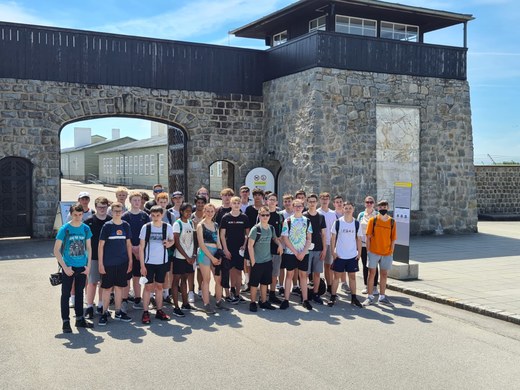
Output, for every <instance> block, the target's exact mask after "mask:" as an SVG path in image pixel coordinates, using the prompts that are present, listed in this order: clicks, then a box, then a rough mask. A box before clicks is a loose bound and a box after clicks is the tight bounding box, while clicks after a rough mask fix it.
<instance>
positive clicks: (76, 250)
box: [68, 235, 86, 257]
mask: <svg viewBox="0 0 520 390" xmlns="http://www.w3.org/2000/svg"><path fill="white" fill-rule="evenodd" d="M85 252H86V248H85V236H76V235H74V236H70V237H69V253H68V254H69V256H70V257H77V256H85Z"/></svg>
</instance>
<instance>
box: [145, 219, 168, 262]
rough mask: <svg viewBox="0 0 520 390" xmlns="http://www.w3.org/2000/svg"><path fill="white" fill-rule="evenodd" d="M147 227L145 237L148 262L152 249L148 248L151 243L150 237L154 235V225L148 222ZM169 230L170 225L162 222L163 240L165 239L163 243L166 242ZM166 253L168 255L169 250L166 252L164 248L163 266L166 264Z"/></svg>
mask: <svg viewBox="0 0 520 390" xmlns="http://www.w3.org/2000/svg"><path fill="white" fill-rule="evenodd" d="M145 226H146V234H145V237H144V252H145V253H146V248H148V260H150V248H149V247H148V243H149V242H150V235H151V234H152V223H151V222H148V223H147V224H146V225H145ZM167 229H168V224H167V223H166V222H162V239H163V241H164V240H166V235H167ZM166 253H167V250H166V248H164V252H163V264H165V263H166ZM145 263H146V261H145Z"/></svg>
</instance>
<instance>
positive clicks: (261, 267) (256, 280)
mask: <svg viewBox="0 0 520 390" xmlns="http://www.w3.org/2000/svg"><path fill="white" fill-rule="evenodd" d="M272 277H273V262H272V261H267V262H265V263H255V265H254V266H253V267H251V269H250V270H249V284H250V285H251V287H258V285H259V284H263V285H269V284H271V282H272Z"/></svg>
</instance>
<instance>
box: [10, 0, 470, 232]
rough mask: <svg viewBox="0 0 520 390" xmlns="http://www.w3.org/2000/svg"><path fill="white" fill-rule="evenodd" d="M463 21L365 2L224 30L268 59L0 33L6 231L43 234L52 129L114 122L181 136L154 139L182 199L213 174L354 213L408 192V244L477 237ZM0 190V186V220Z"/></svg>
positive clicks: (192, 47) (55, 33) (49, 34)
mask: <svg viewBox="0 0 520 390" xmlns="http://www.w3.org/2000/svg"><path fill="white" fill-rule="evenodd" d="M472 19H473V18H472V16H471V15H463V14H456V13H451V12H445V11H438V10H431V9H425V8H418V7H411V6H404V5H399V4H392V3H387V2H382V1H375V0H335V1H334V0H327V1H326V0H301V1H298V2H295V3H293V4H291V5H289V6H288V7H286V8H284V9H282V10H280V11H277V12H275V13H273V14H271V15H268V16H266V17H264V18H262V19H260V20H258V21H255V22H252V23H250V24H248V25H246V26H244V27H241V28H238V29H236V30H234V31H233V33H234V34H235V35H237V36H243V37H251V38H257V39H262V40H265V42H266V43H267V44H268V45H270V46H272V47H271V48H270V49H268V50H251V49H239V48H232V47H220V46H213V45H201V44H192V43H187V42H175V41H164V40H153V39H147V38H136V37H128V36H121V35H112V34H101V33H95V32H83V31H76V30H65V29H58V28H47V27H39V26H27V25H17V24H12V23H1V24H0V27H1V28H2V31H3V33H2V34H1V35H0V55H1V56H2V58H5V60H3V61H2V62H1V63H0V101H1V102H3V108H2V109H1V110H0V123H1V124H2V135H1V137H2V144H3V145H5V147H3V148H2V150H1V151H0V168H5V169H4V170H2V172H11V173H9V175H10V176H9V178H14V177H17V180H25V182H24V183H25V188H26V190H25V194H26V196H25V197H23V199H25V204H26V205H28V209H27V210H26V213H25V214H24V217H23V218H18V219H19V220H20V221H22V219H23V221H22V224H25V225H24V226H26V227H27V229H26V231H27V232H28V233H29V234H31V235H33V236H35V237H45V236H48V235H50V234H51V232H52V222H53V220H54V219H53V217H54V213H55V210H56V203H57V201H58V200H59V195H57V194H59V191H57V189H58V187H59V172H60V156H59V132H60V130H61V128H62V127H63V126H64V125H66V124H69V123H72V122H75V121H79V120H82V119H92V118H96V117H106V116H125V117H139V118H144V119H150V120H154V121H158V122H161V123H164V124H167V125H171V126H175V127H176V128H177V129H179V130H180V132H181V134H182V137H183V142H184V145H185V147H184V148H172V145H175V144H176V143H177V142H175V141H172V140H171V138H170V135H171V132H170V133H169V134H168V136H169V141H168V145H169V150H168V154H169V158H168V161H169V165H168V177H169V186H170V187H172V188H183V190H184V192H185V193H186V194H187V196H188V197H190V198H191V197H192V196H193V194H194V193H195V191H196V190H197V188H199V187H200V186H201V185H204V186H209V184H210V178H209V167H210V166H211V165H212V164H213V163H214V162H215V161H227V162H228V163H229V164H230V166H231V167H232V168H233V172H234V177H233V181H234V188H235V189H237V188H238V187H240V185H241V184H242V183H243V182H244V179H245V177H246V175H247V173H248V172H249V171H250V170H251V169H252V168H255V167H258V166H264V167H266V168H268V169H269V170H271V172H272V173H273V174H274V175H275V177H276V178H277V189H276V190H277V192H279V193H283V192H286V191H291V192H293V191H295V190H297V189H299V188H301V187H303V188H305V189H306V190H307V191H320V190H326V191H329V192H331V193H333V194H343V196H344V197H346V198H348V199H350V200H352V201H353V202H355V203H357V204H358V205H359V206H358V209H359V208H360V207H361V201H362V199H363V197H364V196H365V195H366V194H372V195H375V196H377V197H378V198H381V197H385V198H389V200H390V201H392V200H393V187H392V186H393V183H394V182H395V181H408V182H412V183H413V185H414V187H413V199H412V224H411V231H412V233H416V234H427V233H432V232H439V231H441V232H454V233H457V232H473V231H476V225H477V204H476V189H475V172H474V166H473V147H472V129H471V108H470V99H469V86H468V83H467V80H466V57H467V48H466V25H467V23H468V22H469V21H470V20H472ZM453 25H462V26H463V27H464V34H463V45H462V47H451V46H441V45H436V44H429V43H425V36H426V35H427V34H428V33H429V32H431V31H436V30H439V29H442V28H445V27H450V26H453ZM78 58H81V61H77V59H78ZM99 58H102V59H103V60H102V61H100V60H99ZM177 162H178V163H182V162H183V163H184V168H183V169H182V170H181V169H177V168H176V167H178V166H179V164H178V163H177ZM21 173H23V175H22V176H20V174H21ZM20 178H21V179H20ZM13 180H14V179H13ZM172 183H173V184H172ZM10 188H11V187H10ZM36 188H37V189H38V196H37V197H36V196H35V195H36ZM9 191H11V192H9ZM12 192H13V191H12V190H8V191H4V190H3V188H2V191H0V193H3V194H4V195H3V196H4V198H2V202H0V205H2V207H4V206H3V205H5V204H6V203H9V202H10V201H11V200H10V199H12V196H13V195H12ZM5 194H7V195H5ZM9 194H11V195H9ZM17 198H19V199H20V198H21V197H20V196H18V197H17ZM0 215H1V216H2V218H3V222H4V223H5V221H8V220H9V221H11V223H15V222H16V220H17V217H16V216H13V215H11V216H7V217H6V216H5V213H4V212H3V210H2V212H0ZM0 226H1V224H0ZM6 234H7V235H9V232H3V231H2V232H0V236H1V235H6Z"/></svg>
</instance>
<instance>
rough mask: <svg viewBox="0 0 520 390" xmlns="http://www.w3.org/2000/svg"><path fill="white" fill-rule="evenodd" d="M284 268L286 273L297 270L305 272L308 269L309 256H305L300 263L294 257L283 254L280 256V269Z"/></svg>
mask: <svg viewBox="0 0 520 390" xmlns="http://www.w3.org/2000/svg"><path fill="white" fill-rule="evenodd" d="M281 268H286V269H287V271H292V270H293V269H299V270H300V271H305V272H307V270H308V269H309V255H305V257H304V258H303V260H302V261H299V260H298V259H297V258H296V256H295V255H289V254H287V253H284V254H283V255H282V267H281Z"/></svg>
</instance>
